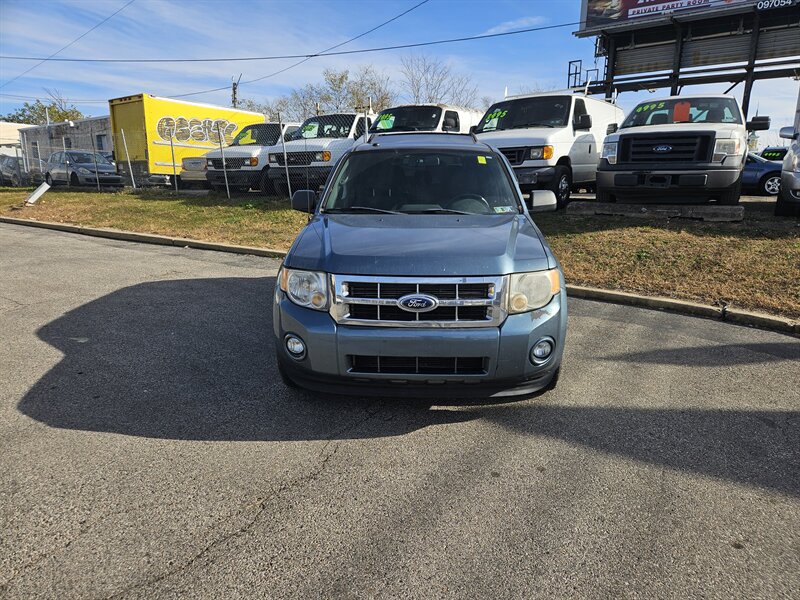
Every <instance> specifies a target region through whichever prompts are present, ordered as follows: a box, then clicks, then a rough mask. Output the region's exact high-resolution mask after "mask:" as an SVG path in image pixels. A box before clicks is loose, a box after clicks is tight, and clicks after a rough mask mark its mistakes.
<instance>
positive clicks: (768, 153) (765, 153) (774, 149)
mask: <svg viewBox="0 0 800 600" xmlns="http://www.w3.org/2000/svg"><path fill="white" fill-rule="evenodd" d="M787 152H789V148H787V147H785V146H769V147H768V148H764V149H763V150H762V151H761V158H765V159H767V160H777V161H782V160H783V159H784V158H786V153H787Z"/></svg>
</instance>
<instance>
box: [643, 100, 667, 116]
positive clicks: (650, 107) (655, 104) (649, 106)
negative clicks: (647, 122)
mask: <svg viewBox="0 0 800 600" xmlns="http://www.w3.org/2000/svg"><path fill="white" fill-rule="evenodd" d="M666 105H667V103H666V102H651V103H650V104H640V105H639V106H637V107H636V112H637V113H643V112H650V111H651V110H659V109H661V108H664V107H665V106H666Z"/></svg>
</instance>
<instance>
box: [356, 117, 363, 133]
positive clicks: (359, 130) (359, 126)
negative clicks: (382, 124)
mask: <svg viewBox="0 0 800 600" xmlns="http://www.w3.org/2000/svg"><path fill="white" fill-rule="evenodd" d="M360 137H364V117H361V118H360V119H359V120H358V124H357V125H356V138H360Z"/></svg>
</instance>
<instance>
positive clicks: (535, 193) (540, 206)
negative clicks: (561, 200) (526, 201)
mask: <svg viewBox="0 0 800 600" xmlns="http://www.w3.org/2000/svg"><path fill="white" fill-rule="evenodd" d="M557 206H558V201H557V200H556V195H555V194H554V193H553V192H551V191H550V190H532V191H531V204H530V211H529V212H549V211H551V210H555V209H556V208H557Z"/></svg>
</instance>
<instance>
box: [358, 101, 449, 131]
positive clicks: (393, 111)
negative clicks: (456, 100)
mask: <svg viewBox="0 0 800 600" xmlns="http://www.w3.org/2000/svg"><path fill="white" fill-rule="evenodd" d="M441 116H442V109H441V108H439V107H438V106H399V107H397V108H389V109H386V110H384V111H381V112H380V113H379V114H378V118H377V119H375V124H374V125H373V126H372V127H370V130H369V131H370V133H375V132H376V131H434V130H435V129H436V127H437V126H438V125H439V119H440V118H441Z"/></svg>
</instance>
